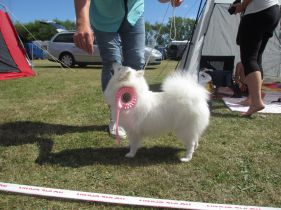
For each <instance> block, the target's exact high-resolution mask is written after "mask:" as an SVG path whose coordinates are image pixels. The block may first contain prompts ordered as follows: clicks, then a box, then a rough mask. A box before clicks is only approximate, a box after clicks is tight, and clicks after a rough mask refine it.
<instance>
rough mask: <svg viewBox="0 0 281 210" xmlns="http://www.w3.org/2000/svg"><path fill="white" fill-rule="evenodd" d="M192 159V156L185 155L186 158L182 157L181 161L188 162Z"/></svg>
mask: <svg viewBox="0 0 281 210" xmlns="http://www.w3.org/2000/svg"><path fill="white" fill-rule="evenodd" d="M191 159H192V156H187V157H184V158H181V159H180V160H181V162H188V161H190V160H191Z"/></svg>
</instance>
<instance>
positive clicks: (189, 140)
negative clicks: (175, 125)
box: [177, 131, 198, 162]
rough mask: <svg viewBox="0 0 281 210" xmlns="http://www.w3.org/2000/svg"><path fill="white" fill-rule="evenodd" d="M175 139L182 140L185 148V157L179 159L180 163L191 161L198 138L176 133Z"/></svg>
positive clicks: (185, 133)
mask: <svg viewBox="0 0 281 210" xmlns="http://www.w3.org/2000/svg"><path fill="white" fill-rule="evenodd" d="M177 137H178V138H179V139H181V140H182V142H183V143H184V146H185V148H186V154H185V157H183V158H181V159H180V160H181V161H182V162H188V161H190V160H191V159H192V155H193V152H194V150H195V149H196V148H197V146H198V136H197V135H191V134H190V133H187V132H186V131H185V132H177Z"/></svg>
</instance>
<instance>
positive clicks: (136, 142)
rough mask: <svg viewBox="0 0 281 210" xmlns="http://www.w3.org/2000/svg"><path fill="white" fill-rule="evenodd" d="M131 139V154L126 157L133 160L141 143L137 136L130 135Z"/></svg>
mask: <svg viewBox="0 0 281 210" xmlns="http://www.w3.org/2000/svg"><path fill="white" fill-rule="evenodd" d="M128 138H129V144H130V152H128V153H127V154H126V155H125V157H127V158H133V157H135V155H136V153H137V151H138V148H139V142H140V137H139V136H136V135H130V134H128Z"/></svg>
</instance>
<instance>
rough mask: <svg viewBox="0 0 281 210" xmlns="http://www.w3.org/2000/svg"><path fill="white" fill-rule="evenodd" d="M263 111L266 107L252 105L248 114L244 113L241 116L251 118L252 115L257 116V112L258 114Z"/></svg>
mask: <svg viewBox="0 0 281 210" xmlns="http://www.w3.org/2000/svg"><path fill="white" fill-rule="evenodd" d="M263 109H264V105H263V104H261V105H257V106H255V105H251V106H250V107H249V109H248V111H247V112H243V113H242V114H241V116H243V117H250V116H251V115H252V114H255V113H256V112H258V111H260V110H263Z"/></svg>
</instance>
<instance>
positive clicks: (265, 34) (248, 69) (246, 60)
mask: <svg viewBox="0 0 281 210" xmlns="http://www.w3.org/2000/svg"><path fill="white" fill-rule="evenodd" d="M233 6H234V7H235V14H237V13H241V12H244V15H243V17H242V18H241V22H240V26H239V30H238V34H237V40H239V43H238V44H239V45H240V57H241V61H242V63H243V66H244V72H245V76H246V79H245V81H246V84H247V86H248V90H249V102H250V106H249V109H248V111H247V112H245V113H243V114H242V116H251V115H252V114H254V113H256V112H258V111H260V110H262V109H264V104H263V101H262V96H261V87H262V78H263V70H262V54H263V51H264V49H265V47H266V45H267V42H268V40H269V38H270V37H272V35H273V31H274V29H275V28H276V26H277V25H278V22H279V18H280V10H279V2H278V0H243V1H242V2H241V3H237V4H234V5H233Z"/></svg>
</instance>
